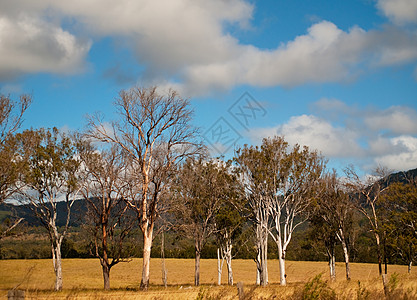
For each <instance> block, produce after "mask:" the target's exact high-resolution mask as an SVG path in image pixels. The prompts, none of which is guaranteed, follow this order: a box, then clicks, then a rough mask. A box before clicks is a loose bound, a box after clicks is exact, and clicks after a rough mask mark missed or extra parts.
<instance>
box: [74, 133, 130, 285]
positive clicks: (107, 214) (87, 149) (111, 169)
mask: <svg viewBox="0 0 417 300" xmlns="http://www.w3.org/2000/svg"><path fill="white" fill-rule="evenodd" d="M78 149H79V156H80V160H81V162H82V164H83V170H82V172H81V173H82V178H81V182H80V185H81V193H82V194H83V196H84V198H85V200H86V201H87V203H88V213H87V215H88V220H89V221H90V223H92V226H91V235H92V238H93V242H94V254H95V256H96V257H98V258H99V259H100V264H101V267H102V270H103V280H104V289H105V290H109V289H110V270H111V268H112V267H113V266H115V265H116V264H118V263H119V262H122V261H126V260H127V259H128V258H129V252H128V251H126V249H125V248H124V247H123V246H124V245H123V242H124V240H125V239H126V238H127V237H128V235H129V233H130V231H131V229H132V227H133V224H134V219H133V218H132V214H130V215H129V212H130V211H129V210H128V206H127V204H126V202H125V201H124V199H123V195H124V185H125V182H124V178H123V177H124V173H125V170H126V162H125V160H124V159H123V156H122V154H121V152H120V149H119V148H118V146H117V145H113V146H112V147H110V149H101V151H98V150H97V149H96V148H95V147H92V145H91V143H89V142H88V141H85V140H82V139H80V140H79V142H78Z"/></svg>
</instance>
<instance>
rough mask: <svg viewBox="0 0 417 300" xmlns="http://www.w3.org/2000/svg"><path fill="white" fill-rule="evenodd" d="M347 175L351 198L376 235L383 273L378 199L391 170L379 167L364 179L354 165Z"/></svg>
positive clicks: (350, 167)
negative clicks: (384, 179)
mask: <svg viewBox="0 0 417 300" xmlns="http://www.w3.org/2000/svg"><path fill="white" fill-rule="evenodd" d="M345 174H346V176H347V180H346V183H345V184H346V186H347V188H349V189H350V192H351V195H352V197H351V200H352V201H353V205H354V206H355V207H356V209H357V210H358V211H359V212H361V213H362V214H363V215H364V216H365V217H366V219H367V220H368V222H369V225H370V227H371V232H372V233H373V235H374V238H375V243H376V247H377V257H378V271H379V275H382V249H381V233H380V220H379V214H378V200H379V199H380V196H381V194H382V193H383V192H384V191H385V190H386V189H387V188H388V186H389V185H388V184H387V182H384V181H383V180H382V179H383V178H385V177H386V176H387V175H388V174H389V171H388V170H387V169H386V168H383V167H377V168H376V169H375V170H374V175H372V176H368V177H367V178H366V179H364V180H362V179H361V178H360V176H359V175H358V174H357V172H356V171H355V169H354V167H353V166H349V167H347V168H346V169H345Z"/></svg>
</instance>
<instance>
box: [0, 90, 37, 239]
mask: <svg viewBox="0 0 417 300" xmlns="http://www.w3.org/2000/svg"><path fill="white" fill-rule="evenodd" d="M31 102H32V97H31V96H29V95H22V96H20V98H19V101H13V100H12V99H11V98H10V97H9V96H5V95H1V94H0V174H1V175H0V204H1V203H3V202H4V201H5V200H6V199H7V198H10V197H11V196H12V195H13V194H14V193H15V192H16V187H17V186H16V181H17V179H18V176H19V172H20V170H21V168H22V160H21V159H19V158H18V157H17V156H16V153H17V151H18V149H17V142H16V139H15V136H14V133H15V132H16V131H17V130H18V129H19V128H20V126H21V124H22V121H23V114H24V112H25V111H26V110H27V108H28V107H29V105H30V104H31ZM22 220H23V218H17V219H16V220H15V221H14V222H12V223H10V224H9V226H7V228H6V229H5V231H4V232H0V238H2V237H3V236H5V235H6V234H7V233H8V232H10V231H11V230H12V229H13V228H15V227H16V226H17V225H18V224H19V223H20V222H21V221H22Z"/></svg>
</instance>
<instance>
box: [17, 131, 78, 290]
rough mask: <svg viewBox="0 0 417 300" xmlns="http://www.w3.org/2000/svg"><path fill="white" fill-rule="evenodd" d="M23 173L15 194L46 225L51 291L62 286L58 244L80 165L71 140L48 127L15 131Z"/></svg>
mask: <svg viewBox="0 0 417 300" xmlns="http://www.w3.org/2000/svg"><path fill="white" fill-rule="evenodd" d="M17 138H18V140H19V142H20V145H21V154H20V155H21V157H24V158H25V160H24V161H25V162H26V166H25V172H23V173H22V174H21V179H20V181H19V183H20V187H19V194H20V199H21V201H22V202H23V203H26V204H28V205H29V207H30V208H31V209H32V210H33V212H34V214H35V215H36V217H37V218H38V219H39V220H40V222H41V223H42V225H43V226H44V227H45V228H46V230H47V232H48V235H49V240H50V243H51V250H52V260H53V266H54V271H55V276H56V280H55V290H56V291H59V290H61V289H62V264H61V245H62V242H63V240H64V238H65V236H66V234H67V232H68V227H69V222H70V217H71V207H72V205H73V203H74V200H75V198H76V197H77V195H78V179H77V172H78V169H79V166H80V163H79V161H78V159H77V158H76V151H75V147H74V142H73V140H72V139H70V138H69V137H67V136H66V135H64V134H60V133H59V132H58V130H57V129H56V128H54V129H52V130H46V129H39V130H36V131H33V130H26V131H24V132H23V133H22V134H18V135H17ZM59 201H64V202H65V204H66V218H65V223H64V224H63V226H60V224H58V223H57V217H58V211H57V205H58V202H59Z"/></svg>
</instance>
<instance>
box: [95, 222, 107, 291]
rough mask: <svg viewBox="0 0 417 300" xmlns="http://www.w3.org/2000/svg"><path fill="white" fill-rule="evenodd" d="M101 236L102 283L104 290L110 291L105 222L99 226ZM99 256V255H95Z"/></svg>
mask: <svg viewBox="0 0 417 300" xmlns="http://www.w3.org/2000/svg"><path fill="white" fill-rule="evenodd" d="M101 229H102V232H101V235H102V242H101V245H102V248H103V257H102V258H101V259H100V263H101V267H102V269H103V282H104V289H105V290H110V267H109V257H108V255H107V220H104V218H103V221H102V224H101ZM96 254H97V255H99V253H96Z"/></svg>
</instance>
